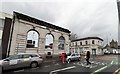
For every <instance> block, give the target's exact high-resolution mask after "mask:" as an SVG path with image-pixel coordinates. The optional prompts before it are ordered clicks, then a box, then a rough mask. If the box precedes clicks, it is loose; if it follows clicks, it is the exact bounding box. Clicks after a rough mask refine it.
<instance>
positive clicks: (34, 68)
mask: <svg viewBox="0 0 120 74" xmlns="http://www.w3.org/2000/svg"><path fill="white" fill-rule="evenodd" d="M38 68H39V67H36V68H31V69H33V70H34V69H38Z"/></svg>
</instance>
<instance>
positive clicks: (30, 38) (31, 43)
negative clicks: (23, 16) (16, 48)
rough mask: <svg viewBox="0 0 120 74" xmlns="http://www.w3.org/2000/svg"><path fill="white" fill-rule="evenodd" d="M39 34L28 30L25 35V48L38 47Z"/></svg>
mask: <svg viewBox="0 0 120 74" xmlns="http://www.w3.org/2000/svg"><path fill="white" fill-rule="evenodd" d="M38 41H39V34H38V32H37V31H34V30H30V31H29V32H28V34H27V46H26V47H27V48H36V47H38Z"/></svg>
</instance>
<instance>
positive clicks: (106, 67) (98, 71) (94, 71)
mask: <svg viewBox="0 0 120 74" xmlns="http://www.w3.org/2000/svg"><path fill="white" fill-rule="evenodd" d="M107 67H108V66H104V67H102V68H100V69H98V70H96V71H94V72H93V73H91V74H95V73H97V72H99V71H102V70H104V69H105V68H107Z"/></svg>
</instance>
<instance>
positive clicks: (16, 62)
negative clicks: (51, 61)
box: [0, 54, 43, 70]
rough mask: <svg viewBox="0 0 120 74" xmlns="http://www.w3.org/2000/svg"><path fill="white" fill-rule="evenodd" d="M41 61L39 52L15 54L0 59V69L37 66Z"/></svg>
mask: <svg viewBox="0 0 120 74" xmlns="http://www.w3.org/2000/svg"><path fill="white" fill-rule="evenodd" d="M42 62H43V59H42V57H41V56H40V55H39V54H16V55H12V56H10V57H8V58H6V59H3V60H0V67H2V70H8V69H15V68H20V67H28V66H30V67H37V66H39V65H40V64H41V63H42Z"/></svg>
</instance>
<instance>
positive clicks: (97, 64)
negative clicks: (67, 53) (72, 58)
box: [73, 61, 107, 68]
mask: <svg viewBox="0 0 120 74" xmlns="http://www.w3.org/2000/svg"><path fill="white" fill-rule="evenodd" d="M73 64H74V65H78V66H82V67H85V68H95V67H98V66H104V65H107V63H103V62H99V61H91V64H90V65H87V63H86V62H77V63H73Z"/></svg>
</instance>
